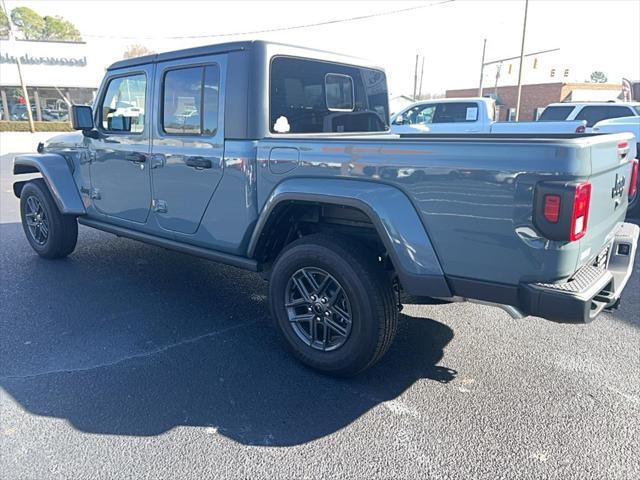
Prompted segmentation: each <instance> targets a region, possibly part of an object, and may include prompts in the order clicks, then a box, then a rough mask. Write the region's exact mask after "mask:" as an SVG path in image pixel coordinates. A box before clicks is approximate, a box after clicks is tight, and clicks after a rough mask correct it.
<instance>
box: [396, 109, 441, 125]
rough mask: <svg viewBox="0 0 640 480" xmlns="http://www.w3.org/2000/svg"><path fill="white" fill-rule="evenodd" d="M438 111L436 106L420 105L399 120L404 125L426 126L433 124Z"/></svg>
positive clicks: (405, 113)
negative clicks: (434, 115)
mask: <svg viewBox="0 0 640 480" xmlns="http://www.w3.org/2000/svg"><path fill="white" fill-rule="evenodd" d="M435 111H436V106H435V105H418V106H416V107H413V108H410V109H409V110H407V111H406V112H404V113H403V114H402V116H401V117H400V118H399V120H400V122H397V123H399V124H401V125H402V124H404V125H426V124H429V123H433V114H434V113H435Z"/></svg>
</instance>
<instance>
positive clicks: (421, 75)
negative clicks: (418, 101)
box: [418, 55, 424, 98]
mask: <svg viewBox="0 0 640 480" xmlns="http://www.w3.org/2000/svg"><path fill="white" fill-rule="evenodd" d="M423 78H424V55H423V56H422V68H421V69H420V87H418V98H420V97H422V79H423Z"/></svg>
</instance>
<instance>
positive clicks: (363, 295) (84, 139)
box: [14, 42, 638, 375]
mask: <svg viewBox="0 0 640 480" xmlns="http://www.w3.org/2000/svg"><path fill="white" fill-rule="evenodd" d="M72 113H73V115H72V118H73V123H74V127H75V128H76V129H78V130H80V133H77V134H70V135H62V136H59V137H55V138H53V139H51V140H50V141H49V142H48V143H47V144H46V145H41V146H39V148H38V151H39V153H38V154H31V155H21V156H18V157H16V159H15V166H14V173H15V174H23V173H34V172H40V173H41V174H42V179H37V180H27V181H22V180H20V181H17V182H16V183H15V184H14V191H15V193H16V195H17V196H18V197H20V200H21V213H22V221H23V226H24V230H25V234H26V236H27V239H28V241H29V243H30V244H31V246H32V247H33V249H34V250H35V251H36V252H37V253H38V254H40V255H41V256H43V257H45V258H59V257H63V256H66V255H68V254H70V253H71V252H72V251H73V249H74V247H75V244H76V238H77V228H78V227H77V224H78V223H80V224H82V225H86V226H89V227H93V228H97V229H100V230H104V231H107V232H111V233H114V234H116V235H120V236H124V237H129V238H132V239H136V240H140V241H143V242H147V243H150V244H154V245H158V246H161V247H165V248H169V249H173V250H178V251H181V252H185V253H190V254H193V255H197V256H200V257H203V258H207V259H210V260H215V261H219V262H223V263H227V264H230V265H234V266H237V267H241V268H245V269H249V270H253V271H258V272H262V273H263V274H264V276H265V278H266V279H267V280H268V281H269V303H270V308H271V313H272V316H273V317H274V319H275V321H276V324H277V326H278V328H279V331H280V332H281V334H282V337H283V339H284V341H285V344H286V345H287V346H288V347H289V348H290V350H291V351H292V352H293V354H294V355H295V356H296V357H297V358H298V359H299V360H301V361H302V362H304V363H305V364H307V365H309V366H311V367H313V368H315V369H318V370H320V371H323V372H325V373H330V374H336V375H353V374H356V373H358V372H361V371H363V370H364V369H366V368H368V367H369V366H371V365H373V364H374V363H375V362H376V361H377V360H379V359H380V358H381V357H382V355H383V354H384V353H385V351H386V350H387V348H388V347H389V345H390V343H391V341H392V340H393V337H394V334H395V330H396V325H397V320H398V313H399V310H400V308H401V305H400V291H404V292H407V293H409V294H411V295H415V296H427V297H433V298H438V299H444V300H448V301H456V300H461V299H467V300H473V301H478V302H483V303H489V304H492V305H495V306H498V307H501V308H504V309H505V310H507V311H508V312H509V313H510V314H511V315H512V316H515V317H523V316H526V315H536V316H540V317H543V318H546V319H549V320H553V321H559V322H588V321H590V320H592V319H593V318H594V317H595V316H597V315H598V314H599V313H600V312H601V311H602V310H603V309H605V308H612V307H615V306H616V305H617V302H618V301H619V299H620V295H621V293H622V290H623V289H624V287H625V285H626V283H627V280H628V278H629V275H630V274H631V271H632V267H633V259H634V255H635V249H636V244H637V238H638V227H637V226H635V225H632V224H628V223H624V216H625V210H626V207H627V201H628V197H629V196H630V195H633V191H631V189H630V185H631V186H633V185H634V183H633V182H630V180H631V178H632V177H633V175H637V168H638V167H637V160H635V159H633V158H631V157H630V155H629V151H630V150H629V141H630V140H631V138H632V137H631V135H625V134H619V135H566V136H562V135H550V136H544V137H540V136H535V135H505V136H501V135H490V136H482V135H448V136H435V135H434V136H430V137H428V138H411V137H410V136H409V137H407V138H400V137H398V136H397V135H393V134H390V133H389V130H388V128H389V127H388V118H389V115H388V100H387V88H386V79H385V75H384V71H383V70H382V69H380V68H377V67H375V66H372V65H370V64H368V63H366V62H363V61H361V60H358V59H354V58H351V57H345V56H341V55H336V54H330V53H327V52H321V51H315V50H308V49H302V48H298V47H293V46H288V45H280V44H274V43H265V42H239V43H229V44H222V45H213V46H206V47H200V48H194V49H188V50H182V51H177V52H170V53H163V54H158V55H151V56H147V57H140V58H136V59H130V60H125V61H121V62H117V63H115V64H114V65H112V66H111V67H110V68H109V69H108V70H107V73H106V75H105V78H104V80H103V82H102V86H101V87H100V90H99V93H98V95H97V97H96V101H95V103H94V105H93V108H92V107H88V106H74V107H73V109H72Z"/></svg>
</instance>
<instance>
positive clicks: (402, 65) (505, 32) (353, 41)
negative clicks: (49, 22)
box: [5, 0, 640, 96]
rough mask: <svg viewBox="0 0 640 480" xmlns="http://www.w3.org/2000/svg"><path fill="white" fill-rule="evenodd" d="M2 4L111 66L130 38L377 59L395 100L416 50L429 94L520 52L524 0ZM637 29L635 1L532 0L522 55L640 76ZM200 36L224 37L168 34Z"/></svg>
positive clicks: (582, 71)
mask: <svg viewBox="0 0 640 480" xmlns="http://www.w3.org/2000/svg"><path fill="white" fill-rule="evenodd" d="M5 2H6V6H7V8H8V9H9V10H11V9H12V8H15V7H17V6H27V7H30V8H32V9H34V10H36V11H37V12H38V13H40V14H41V15H43V16H44V15H61V16H63V17H65V18H66V19H68V20H70V21H72V22H73V23H74V24H75V25H76V26H77V27H78V29H79V30H80V31H81V32H82V34H83V36H84V38H85V40H86V41H87V42H88V43H89V46H91V50H92V55H93V56H94V57H95V56H97V57H98V58H99V60H100V61H103V62H104V65H105V67H106V66H107V65H108V64H110V63H112V62H113V61H115V60H118V59H120V58H121V57H122V53H123V52H124V51H125V50H126V48H127V46H128V45H131V44H141V45H144V46H146V47H148V48H150V49H152V50H154V51H157V52H161V51H167V50H175V49H179V48H186V47H191V46H197V45H205V44H212V43H221V42H226V41H234V40H249V39H264V40H273V41H280V42H285V43H292V44H297V45H302V46H308V47H312V48H320V49H324V50H330V51H335V52H339V53H343V54H348V55H354V56H358V57H363V58H367V59H370V60H373V61H374V62H375V64H377V65H380V66H382V67H384V68H385V70H386V71H387V77H388V81H389V89H390V94H391V95H392V96H393V95H400V94H409V95H410V94H411V93H412V92H413V82H414V66H415V56H416V54H419V55H421V56H424V58H425V67H424V77H423V86H422V92H423V93H437V92H444V91H445V90H446V89H451V88H469V87H475V86H477V85H478V82H479V77H480V64H481V55H482V45H483V39H485V38H486V39H487V50H486V60H487V61H490V60H494V59H499V58H504V57H511V56H517V55H519V53H520V44H521V39H522V21H523V16H524V7H525V2H524V0H493V1H484V0H454V1H449V2H448V3H440V2H438V0H426V1H389V0H386V1H345V0H342V1H331V0H325V1H253V2H250V1H239V0H238V1H219V2H218V1H187V0H184V1H180V0H172V1H152V0H149V1H140V0H124V1H122V0H111V1H101V0H85V1H66V0H65V1H55V0H43V1H14V0H5ZM414 7H422V8H414ZM408 8H414V9H413V10H410V11H405V12H397V13H394V14H388V15H382V16H377V17H373V18H367V19H361V20H354V21H348V22H340V23H332V24H329V25H323V26H316V27H309V28H299V29H293V30H286V31H275V32H268V33H266V32H265V33H253V34H248V35H227V34H236V33H239V32H250V31H256V30H266V29H275V28H280V27H287V26H297V25H307V24H309V23H318V22H324V21H332V20H339V19H345V18H351V17H358V16H364V15H371V14H380V13H385V12H390V11H398V10H403V9H408ZM639 26H640V1H639V0H530V2H529V12H528V22H527V36H526V42H525V53H527V52H534V51H539V50H546V49H554V48H559V49H560V50H559V51H558V52H556V53H553V54H549V55H547V56H543V57H544V58H543V57H541V60H544V61H545V62H548V63H549V64H550V65H553V66H558V67H559V68H570V69H571V77H572V78H571V79H570V80H580V81H582V80H584V79H586V78H588V76H589V73H590V72H592V71H594V70H600V71H603V72H605V74H606V75H607V77H608V78H609V80H610V81H612V82H620V80H621V78H622V77H625V78H631V79H636V80H638V79H640V28H639ZM204 35H225V36H218V37H206V38H182V39H176V38H173V39H169V38H167V37H185V36H204ZM103 37H109V38H103ZM516 65H517V63H516ZM494 68H495V67H491V68H487V69H485V79H484V81H485V82H486V83H488V84H493V82H494V81H495V80H494V79H495V73H494V72H495V70H493V69H494ZM504 72H505V69H503V73H504ZM536 73H538V74H539V73H540V72H535V71H533V70H530V69H529V70H526V69H525V71H524V83H527V77H529V83H535V82H533V79H534V77H535V74H536ZM516 78H517V77H516Z"/></svg>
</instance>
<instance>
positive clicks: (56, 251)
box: [20, 179, 78, 259]
mask: <svg viewBox="0 0 640 480" xmlns="http://www.w3.org/2000/svg"><path fill="white" fill-rule="evenodd" d="M20 217H21V219H22V228H23V229H24V233H25V235H26V236H27V240H28V241H29V244H30V245H31V248H33V249H34V250H35V251H36V253H37V254H38V255H40V256H41V257H44V258H50V259H52V258H63V257H66V256H67V255H69V254H70V253H71V252H73V250H74V249H75V247H76V242H77V240H78V223H77V221H76V218H75V217H73V216H69V215H63V214H62V213H60V210H58V207H57V205H56V204H55V201H54V200H53V197H52V196H51V193H50V192H49V189H48V188H47V185H46V184H45V183H44V180H42V179H36V180H32V181H30V182H28V183H27V184H26V185H25V186H24V187H23V188H22V191H21V192H20Z"/></svg>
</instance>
